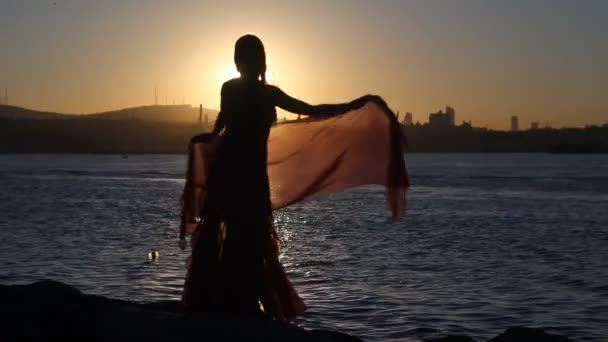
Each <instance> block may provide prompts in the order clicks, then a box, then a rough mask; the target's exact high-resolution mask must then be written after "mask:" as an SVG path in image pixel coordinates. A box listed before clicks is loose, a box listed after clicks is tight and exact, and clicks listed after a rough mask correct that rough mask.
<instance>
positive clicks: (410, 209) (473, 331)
mask: <svg viewBox="0 0 608 342" xmlns="http://www.w3.org/2000/svg"><path fill="white" fill-rule="evenodd" d="M406 162H407V167H408V170H409V173H410V176H411V184H412V186H411V188H410V190H409V191H408V194H407V211H406V215H405V217H404V218H403V220H401V221H400V222H394V221H392V220H391V218H390V215H389V211H388V209H387V206H386V203H385V190H384V188H383V187H381V186H362V187H357V188H353V189H349V190H347V191H344V192H341V193H336V194H333V195H330V196H326V197H323V198H318V199H315V200H309V201H306V202H302V203H298V204H295V205H292V206H290V207H288V208H285V209H282V210H278V211H276V215H275V221H276V225H277V227H278V230H279V234H280V235H281V238H282V240H283V252H282V256H281V260H282V262H283V263H284V265H285V267H286V269H287V271H288V273H289V277H290V279H291V280H292V282H293V283H294V286H295V287H296V289H297V290H298V292H299V293H300V295H301V296H302V297H303V298H304V301H305V303H306V305H307V307H308V310H307V312H306V314H305V315H304V316H303V317H302V318H300V319H298V320H297V321H296V322H295V324H297V325H299V326H302V327H304V328H308V329H330V330H338V331H341V332H345V333H348V334H351V335H354V336H358V337H360V338H362V339H363V340H364V341H421V340H423V339H424V338H429V337H434V336H441V335H445V334H467V335H469V336H471V337H473V338H475V339H478V340H484V339H488V338H490V337H493V336H496V335H497V334H499V333H501V332H502V331H504V330H505V329H506V328H508V327H512V326H527V327H538V328H544V329H546V330H547V331H549V332H554V333H559V334H563V335H565V336H568V337H570V338H572V339H573V340H575V341H608V155H552V154H408V155H406ZM185 165H186V156H185V155H128V156H121V155H0V283H2V284H27V283H31V282H35V281H38V280H42V279H53V280H58V281H62V282H66V283H69V284H71V285H74V286H76V287H77V288H78V289H80V290H82V291H84V292H86V293H91V294H100V295H105V296H109V297H112V298H120V299H126V300H132V301H138V302H150V301H157V300H178V299H179V298H180V294H181V291H182V286H183V283H184V275H185V260H186V258H187V257H188V251H182V250H180V249H179V248H178V245H177V228H178V223H179V214H180V212H179V198H180V194H181V191H182V187H183V185H184V171H185ZM244 176H245V175H244ZM150 251H158V253H159V257H158V259H156V260H154V261H150V260H149V259H148V253H149V252H150Z"/></svg>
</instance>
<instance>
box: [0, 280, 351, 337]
mask: <svg viewBox="0 0 608 342" xmlns="http://www.w3.org/2000/svg"><path fill="white" fill-rule="evenodd" d="M0 303H2V310H3V311H4V314H3V315H2V316H3V317H5V318H4V319H3V320H4V321H3V325H5V327H4V328H2V329H0V341H23V340H41V341H46V340H51V339H52V338H53V337H54V338H55V339H59V340H61V341H134V340H137V341H147V342H151V341H163V342H166V341H203V340H204V341H296V342H297V341H301V342H312V341H319V342H321V341H327V342H360V341H361V340H360V339H358V338H356V337H353V336H349V335H347V334H343V333H339V332H332V331H325V330H313V331H309V330H304V329H301V328H298V327H295V326H293V325H289V324H286V323H282V322H278V321H276V320H273V319H270V318H269V317H267V316H265V315H262V314H260V315H236V314H213V315H212V314H209V315H199V316H189V317H186V316H184V315H182V314H181V313H180V312H179V305H178V303H177V302H175V301H165V302H157V303H149V304H137V303H132V302H128V301H122V300H115V299H108V298H105V297H102V296H92V295H86V294H83V293H81V292H80V291H78V290H77V289H76V288H74V287H72V286H69V285H66V284H63V283H59V282H54V281H41V282H37V283H34V284H29V285H16V286H2V285H0Z"/></svg>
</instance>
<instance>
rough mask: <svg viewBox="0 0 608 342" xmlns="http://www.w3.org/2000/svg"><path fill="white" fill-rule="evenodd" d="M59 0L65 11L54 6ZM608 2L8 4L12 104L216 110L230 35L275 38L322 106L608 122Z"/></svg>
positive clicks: (302, 87)
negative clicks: (365, 100)
mask: <svg viewBox="0 0 608 342" xmlns="http://www.w3.org/2000/svg"><path fill="white" fill-rule="evenodd" d="M53 3H55V4H53ZM607 18H608V1H605V0H597V1H594V0H585V1H575V0H569V1H560V0H554V1H542V0H535V1H528V0H521V1H520V0H508V1H507V0H500V1H499V0H478V1H472V0H441V1H439V0H437V1H434V0H416V1H406V0H377V1H372V0H369V1H359V0H344V1H339V0H326V1H316V0H312V1H310V0H308V1H296V0H284V1H259V2H256V1H241V2H235V1H201V0H197V1H153V0H142V1H135V0H132V1H127V0H124V1H122V0H109V1H87V0H73V1H62V0H56V1H54V0H50V1H45V0H14V1H13V0H2V1H1V2H0V46H1V50H0V51H1V53H0V89H2V91H1V92H0V95H1V96H4V90H3V89H4V88H5V87H8V91H9V101H10V103H11V104H13V105H17V106H23V107H28V108H33V109H38V110H49V111H60V112H69V113H91V112H98V111H105V110H112V109H119V108H124V107H131V106H139V105H148V104H153V103H154V87H155V86H157V88H158V98H159V103H161V104H164V103H166V100H165V99H167V102H168V103H169V104H171V103H173V101H174V100H175V103H182V102H183V101H184V100H185V102H186V103H190V104H195V105H198V104H199V103H202V104H203V105H204V106H205V107H208V108H217V107H218V105H219V89H220V86H221V83H222V82H223V81H225V80H226V79H228V78H229V77H231V76H232V75H233V74H234V72H235V69H234V66H233V61H232V54H233V44H234V42H235V40H236V39H237V38H238V37H239V36H240V35H242V34H244V33H248V32H252V33H255V34H257V35H259V36H260V38H262V40H263V41H264V43H265V45H266V50H267V55H268V59H269V67H270V69H271V72H272V74H271V75H270V79H271V81H272V82H273V83H274V84H276V85H278V86H280V87H281V88H282V89H283V90H285V91H286V92H287V93H288V94H291V95H293V96H296V97H299V98H301V99H303V100H305V101H308V102H311V103H320V102H340V101H348V100H351V99H353V98H355V97H357V96H360V95H363V94H366V93H374V94H379V95H381V96H382V97H384V98H385V99H386V101H387V102H388V104H389V106H391V107H392V108H393V109H394V110H395V111H396V110H399V111H400V112H401V113H404V112H406V111H409V112H412V113H414V121H420V122H425V121H427V119H428V114H429V112H434V111H437V110H439V109H442V108H444V107H445V105H446V104H449V105H451V106H453V107H454V108H455V109H456V120H457V122H458V123H460V122H462V120H472V121H473V125H475V126H489V127H491V128H498V129H506V128H507V127H509V122H510V121H509V120H510V116H511V115H514V114H516V115H519V116H520V126H522V127H528V126H529V125H530V121H532V120H538V121H540V123H541V125H544V124H546V123H548V124H550V125H551V126H553V127H561V126H584V125H585V124H593V123H595V124H600V123H607V122H608V109H607V107H606V105H605V103H606V101H607V100H608V19H607Z"/></svg>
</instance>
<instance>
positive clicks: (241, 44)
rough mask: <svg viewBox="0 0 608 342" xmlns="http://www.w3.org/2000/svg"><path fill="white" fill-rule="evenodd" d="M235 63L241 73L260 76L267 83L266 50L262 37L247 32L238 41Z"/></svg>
mask: <svg viewBox="0 0 608 342" xmlns="http://www.w3.org/2000/svg"><path fill="white" fill-rule="evenodd" d="M234 63H235V64H236V67H237V69H238V70H239V72H240V73H241V74H248V75H251V76H255V77H256V78H257V77H260V78H261V80H262V82H263V83H266V52H265V51H264V44H263V43H262V41H261V40H260V38H258V37H256V36H254V35H252V34H247V35H244V36H242V37H241V38H239V39H238V40H237V41H236V44H235V46H234Z"/></svg>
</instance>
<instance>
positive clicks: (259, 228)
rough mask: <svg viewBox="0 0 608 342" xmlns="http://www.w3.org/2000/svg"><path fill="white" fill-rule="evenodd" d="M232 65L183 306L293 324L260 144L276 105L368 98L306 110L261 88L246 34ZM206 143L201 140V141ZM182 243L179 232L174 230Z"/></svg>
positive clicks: (255, 45)
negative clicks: (255, 315) (257, 314)
mask: <svg viewBox="0 0 608 342" xmlns="http://www.w3.org/2000/svg"><path fill="white" fill-rule="evenodd" d="M234 62H235V64H236V67H237V69H238V71H239V73H240V78H236V79H232V80H229V81H227V82H225V83H224V84H223V86H222V90H221V109H220V113H219V116H218V118H217V121H216V124H215V128H214V129H213V133H212V135H211V138H212V139H216V138H215V137H218V136H219V135H220V133H222V131H223V134H222V135H221V139H217V140H218V141H217V144H214V145H215V148H216V150H215V151H214V158H213V163H211V165H210V167H209V169H208V174H207V180H206V182H205V184H206V189H205V191H206V200H205V201H204V205H203V207H202V208H201V210H202V212H203V213H204V215H201V216H203V217H204V220H203V221H202V222H201V223H199V224H198V227H197V232H196V235H197V238H196V239H193V244H192V257H191V264H190V270H189V274H188V276H187V278H186V283H185V287H184V294H183V304H184V306H185V309H186V310H187V311H189V312H201V311H210V310H213V311H231V312H243V311H247V312H249V311H259V308H260V305H259V302H260V301H261V303H262V304H263V307H264V311H266V312H268V313H270V314H271V315H272V316H273V317H275V318H277V319H282V320H289V319H293V318H294V317H295V316H297V315H299V314H301V313H302V312H303V311H304V305H303V303H302V302H301V300H300V299H299V297H298V296H297V294H296V293H295V291H294V290H293V288H292V287H291V284H290V283H289V281H288V280H287V277H286V275H285V272H284V270H283V267H282V266H281V264H280V263H279V260H278V253H279V251H278V246H279V243H278V238H277V235H276V232H275V230H274V227H273V217H272V208H271V202H270V191H269V182H268V174H267V145H268V135H269V132H270V129H271V127H272V126H273V124H274V122H275V121H276V119H277V118H276V109H275V108H276V107H279V108H282V109H284V110H287V111H289V112H292V113H296V114H303V115H310V116H313V117H327V116H332V115H337V114H341V113H345V112H347V111H350V110H353V109H356V108H359V107H361V106H363V105H364V104H365V103H366V102H367V101H369V100H373V99H375V98H376V97H374V96H370V95H367V96H363V97H361V98H359V99H357V100H354V101H352V102H349V103H344V104H330V105H309V104H307V103H305V102H303V101H300V100H297V99H294V98H292V97H290V96H288V95H286V94H285V93H284V92H283V91H281V89H279V88H278V87H275V86H272V85H268V84H266V77H265V74H266V55H265V51H264V45H263V44H262V41H261V40H260V39H259V38H258V37H256V36H253V35H245V36H243V37H241V38H239V39H238V40H237V42H236V45H235V50H234ZM208 138H209V137H208ZM181 237H182V239H183V237H184V232H183V230H182V234H181Z"/></svg>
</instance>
